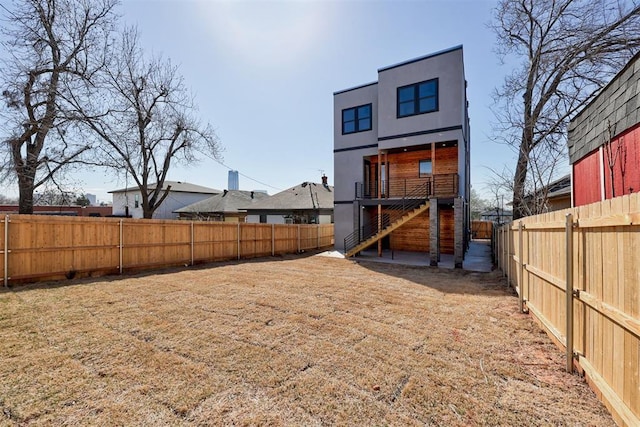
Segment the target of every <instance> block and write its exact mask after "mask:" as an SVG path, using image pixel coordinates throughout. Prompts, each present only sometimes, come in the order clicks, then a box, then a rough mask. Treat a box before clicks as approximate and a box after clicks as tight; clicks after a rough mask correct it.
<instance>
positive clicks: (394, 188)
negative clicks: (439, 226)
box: [355, 173, 459, 199]
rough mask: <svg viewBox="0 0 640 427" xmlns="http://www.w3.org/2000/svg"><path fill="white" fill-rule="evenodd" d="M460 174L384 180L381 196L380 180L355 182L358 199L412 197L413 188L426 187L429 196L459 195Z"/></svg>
mask: <svg viewBox="0 0 640 427" xmlns="http://www.w3.org/2000/svg"><path fill="white" fill-rule="evenodd" d="M458 180H459V177H458V174H457V173H450V174H437V175H432V176H430V177H429V178H409V179H391V180H387V181H382V187H381V188H382V191H381V196H380V197H378V182H377V181H373V182H370V183H369V185H365V183H362V182H356V184H355V198H356V199H377V198H382V199H402V198H410V197H411V194H412V192H413V189H415V188H417V187H421V188H426V190H427V195H428V197H446V196H457V195H458Z"/></svg>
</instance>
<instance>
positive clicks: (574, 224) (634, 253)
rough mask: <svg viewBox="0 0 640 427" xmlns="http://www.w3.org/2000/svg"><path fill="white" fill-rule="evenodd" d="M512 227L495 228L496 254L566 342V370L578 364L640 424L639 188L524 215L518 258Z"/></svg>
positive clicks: (615, 408) (620, 412)
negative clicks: (579, 203)
mask: <svg viewBox="0 0 640 427" xmlns="http://www.w3.org/2000/svg"><path fill="white" fill-rule="evenodd" d="M563 216H565V218H562V217H563ZM563 219H564V221H563ZM563 223H564V224H563ZM561 224H563V227H562V228H561V227H560V225H561ZM511 230H515V228H514V224H507V225H505V226H502V227H500V229H498V230H497V232H496V233H495V234H494V236H495V238H496V243H497V244H496V245H495V246H494V250H495V252H494V255H495V257H496V259H497V260H499V268H500V269H501V270H502V272H503V275H505V276H506V277H507V281H508V282H509V283H511V284H512V286H513V287H514V288H516V289H517V290H518V293H519V296H518V297H519V304H520V301H522V302H523V304H524V305H525V306H526V309H528V311H529V312H530V313H531V314H532V315H533V316H535V317H537V318H538V319H539V320H540V323H541V324H542V325H543V328H544V329H545V330H546V331H547V333H549V334H550V335H551V336H553V337H554V341H555V342H557V343H560V344H561V345H562V346H563V347H564V349H565V351H566V362H567V367H566V368H567V370H568V371H571V370H572V369H573V366H574V363H575V365H577V366H579V367H580V368H581V369H582V370H584V372H585V373H586V375H587V377H588V378H589V379H590V381H589V383H590V384H591V385H592V386H593V387H594V388H595V389H596V390H597V391H598V392H599V395H600V396H601V398H602V399H603V401H605V403H606V404H607V407H608V408H610V410H611V411H612V414H613V415H614V418H615V419H616V420H618V421H619V422H621V425H625V426H627V425H628V426H633V425H640V378H639V377H640V372H639V371H640V369H639V367H640V336H639V335H638V328H639V327H640V280H639V279H638V278H640V262H639V255H638V254H639V251H638V248H640V193H634V194H632V195H627V196H623V197H620V198H616V199H611V200H605V201H603V202H599V203H594V204H592V205H588V206H581V207H579V208H572V209H567V210H564V211H558V212H551V213H548V214H543V215H537V216H532V217H527V218H522V219H521V220H520V222H519V223H518V228H517V230H518V233H517V234H518V242H517V243H518V249H517V251H518V253H517V257H515V256H513V257H512V256H511V251H510V248H511V247H513V248H514V252H515V243H516V241H515V235H514V234H515V233H512V232H511ZM525 239H526V242H525V241H524V240H525ZM512 245H513V246H512ZM512 262H514V263H515V264H512ZM514 267H519V269H516V268H514ZM525 283H526V286H525ZM525 289H526V291H525ZM525 292H526V294H525ZM525 311H526V310H525ZM576 356H577V358H576Z"/></svg>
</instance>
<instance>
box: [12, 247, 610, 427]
mask: <svg viewBox="0 0 640 427" xmlns="http://www.w3.org/2000/svg"><path fill="white" fill-rule="evenodd" d="M0 361H1V363H0V408H1V409H2V412H3V414H0V424H9V425H11V424H18V425H64V424H66V425H76V424H81V425H183V424H185V425H186V424H193V425H305V426H307V425H309V426H312V425H401V426H405V425H407V426H410V425H442V426H474V425H500V426H526V425H531V426H540V425H553V426H556V425H567V426H574V425H585V426H587V425H594V426H610V425H614V424H613V421H612V419H611V417H610V416H609V415H608V414H607V412H606V410H605V409H604V407H603V406H602V405H601V404H600V403H599V402H598V401H597V400H596V398H595V396H594V394H593V393H592V392H591V391H590V390H589V388H588V387H587V386H586V384H585V383H584V382H583V380H582V379H581V378H580V377H578V376H575V375H573V376H572V375H568V374H566V373H565V372H564V371H563V368H564V362H563V354H562V353H561V352H560V351H559V350H558V349H557V348H556V347H555V346H554V345H553V344H552V343H551V342H550V340H549V339H548V338H547V336H546V335H545V334H543V333H542V332H541V331H540V330H539V328H538V327H537V325H535V324H534V323H533V322H532V321H531V319H530V318H529V317H527V316H525V315H520V314H519V313H518V310H517V299H516V298H515V296H514V294H513V293H512V291H510V290H509V289H507V288H506V287H505V284H504V282H503V281H502V280H501V278H500V277H498V276H497V275H496V274H493V273H492V274H480V273H475V274H474V273H465V272H461V271H443V270H437V269H431V268H417V267H413V268H412V267H402V266H392V265H382V264H373V263H368V264H367V263H361V264H358V263H354V262H352V261H348V260H343V259H336V258H327V257H321V256H308V257H298V258H295V257H285V258H270V259H267V260H264V261H254V262H246V263H230V264H223V265H213V266H208V267H206V268H190V269H184V270H182V271H180V270H173V271H165V272H162V273H161V274H145V275H139V276H128V277H124V278H120V277H117V278H107V279H99V280H95V279H94V280H83V281H75V282H65V283H54V284H45V285H42V284H41V285H32V286H24V287H20V288H16V289H14V290H10V291H0Z"/></svg>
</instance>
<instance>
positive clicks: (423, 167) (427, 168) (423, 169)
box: [419, 160, 432, 178]
mask: <svg viewBox="0 0 640 427" xmlns="http://www.w3.org/2000/svg"><path fill="white" fill-rule="evenodd" d="M419 169H420V178H424V177H428V176H430V175H431V172H432V165H431V160H420V163H419Z"/></svg>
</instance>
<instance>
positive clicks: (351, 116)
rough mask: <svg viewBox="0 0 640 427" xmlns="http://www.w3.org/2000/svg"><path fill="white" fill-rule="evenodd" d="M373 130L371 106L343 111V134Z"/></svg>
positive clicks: (361, 106)
mask: <svg viewBox="0 0 640 427" xmlns="http://www.w3.org/2000/svg"><path fill="white" fill-rule="evenodd" d="M366 130H371V104H366V105H360V106H358V107H353V108H346V109H344V110H342V134H343V135H344V134H347V133H355V132H364V131H366Z"/></svg>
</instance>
